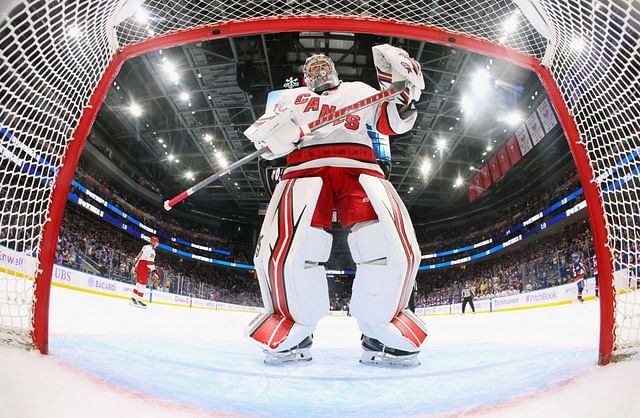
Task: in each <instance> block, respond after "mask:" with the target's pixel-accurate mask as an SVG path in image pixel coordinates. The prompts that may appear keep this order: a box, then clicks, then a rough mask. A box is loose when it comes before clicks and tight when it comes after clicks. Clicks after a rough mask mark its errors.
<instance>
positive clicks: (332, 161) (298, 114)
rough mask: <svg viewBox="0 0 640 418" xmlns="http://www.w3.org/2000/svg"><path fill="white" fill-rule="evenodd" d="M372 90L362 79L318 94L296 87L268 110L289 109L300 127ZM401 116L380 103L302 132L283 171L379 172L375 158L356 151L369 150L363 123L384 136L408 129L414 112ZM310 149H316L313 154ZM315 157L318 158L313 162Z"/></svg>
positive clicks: (394, 106) (388, 104) (387, 105)
mask: <svg viewBox="0 0 640 418" xmlns="http://www.w3.org/2000/svg"><path fill="white" fill-rule="evenodd" d="M376 92H377V90H376V89H374V88H373V87H371V86H369V85H367V84H365V83H362V82H344V83H341V84H340V85H339V86H337V87H336V88H334V89H331V90H329V91H326V92H324V93H322V94H317V93H314V92H312V91H311V90H309V89H308V88H307V87H299V88H296V89H291V90H287V91H285V92H284V93H283V95H282V96H281V97H280V99H279V100H278V102H277V103H276V104H275V106H274V108H273V109H271V112H268V113H276V114H277V113H281V112H284V111H291V112H292V115H293V117H294V118H295V121H296V123H297V124H298V125H301V126H304V125H307V124H309V123H310V122H312V121H314V120H315V119H318V118H320V117H322V116H325V115H329V114H331V113H333V112H335V111H336V110H339V109H341V108H343V107H345V106H348V105H350V104H353V103H354V102H356V101H358V100H360V99H363V98H366V97H369V96H371V95H373V94H375V93H376ZM403 116H405V118H404V119H403V118H402V117H401V116H400V115H399V113H398V110H397V107H396V105H395V104H394V103H391V102H383V103H381V104H380V105H378V106H371V107H368V108H365V109H362V110H361V111H358V112H355V113H352V114H350V115H347V116H345V117H344V118H341V119H338V120H336V121H335V122H334V123H332V124H330V125H327V126H323V127H321V128H318V129H317V130H314V131H313V132H310V133H308V134H306V135H304V137H303V138H302V140H301V142H300V143H299V144H298V150H296V151H294V152H292V153H291V154H290V155H289V158H288V161H287V165H288V168H287V170H286V172H285V174H286V173H289V172H292V171H296V170H300V169H306V168H314V167H319V166H337V167H360V168H365V169H372V170H375V171H379V172H381V170H380V168H379V166H378V165H377V163H375V158H374V159H371V158H368V157H365V154H367V153H359V152H358V148H362V147H366V148H367V149H370V150H371V151H372V150H373V147H372V144H371V139H370V137H369V135H368V134H367V125H369V126H371V127H373V128H374V129H375V130H376V131H378V132H380V133H382V134H384V135H397V134H401V133H404V132H407V131H409V130H410V129H411V128H412V127H413V124H414V123H415V120H416V115H415V112H412V113H408V114H407V115H403ZM332 145H333V146H339V147H337V148H336V147H334V150H333V151H330V150H328V149H327V147H324V146H332ZM314 149H315V150H316V151H317V152H315V153H314ZM300 151H304V152H303V153H301V152H300ZM341 155H342V156H341ZM367 155H368V154H367ZM360 157H362V158H360ZM319 159H321V160H322V161H315V160H319Z"/></svg>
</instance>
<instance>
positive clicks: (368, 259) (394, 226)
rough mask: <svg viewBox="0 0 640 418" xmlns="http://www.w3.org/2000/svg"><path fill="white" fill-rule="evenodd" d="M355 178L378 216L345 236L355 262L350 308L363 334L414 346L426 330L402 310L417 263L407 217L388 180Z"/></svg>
mask: <svg viewBox="0 0 640 418" xmlns="http://www.w3.org/2000/svg"><path fill="white" fill-rule="evenodd" d="M359 180H360V183H361V184H362V187H363V189H364V190H365V192H366V193H367V196H368V197H369V201H370V202H371V204H372V206H373V208H374V210H375V212H376V214H377V215H378V220H377V221H371V222H364V223H361V224H358V225H356V226H355V227H354V228H353V229H352V232H351V233H350V235H349V237H348V242H349V249H350V250H351V255H352V257H353V259H354V261H355V262H356V264H357V269H356V277H355V280H354V284H353V290H352V297H351V307H350V311H351V314H352V315H353V316H355V317H356V318H358V325H359V327H360V330H361V331H362V332H363V333H364V334H365V335H367V336H369V337H372V338H376V339H378V340H380V341H381V342H382V343H383V344H384V345H386V346H389V347H393V348H398V349H401V350H407V351H416V350H418V349H419V348H420V346H421V345H422V343H423V342H424V340H425V338H426V329H425V328H424V324H422V321H421V320H420V319H418V318H417V317H416V316H415V315H413V313H411V312H410V311H408V310H406V309H405V308H406V307H407V305H408V303H409V297H410V295H411V290H412V288H413V284H414V282H415V276H416V273H417V272H418V267H419V264H420V248H419V246H418V242H417V240H416V237H415V233H414V231H413V227H412V225H411V220H410V218H409V214H408V212H407V210H406V208H405V207H404V204H403V203H402V201H401V200H400V197H399V196H398V194H397V193H396V192H395V190H394V189H393V186H392V185H391V184H390V183H389V182H388V181H386V180H383V179H379V178H376V177H373V176H368V175H366V174H363V175H361V176H360V179H359ZM407 312H409V313H407ZM412 333H413V334H415V336H414V335H412Z"/></svg>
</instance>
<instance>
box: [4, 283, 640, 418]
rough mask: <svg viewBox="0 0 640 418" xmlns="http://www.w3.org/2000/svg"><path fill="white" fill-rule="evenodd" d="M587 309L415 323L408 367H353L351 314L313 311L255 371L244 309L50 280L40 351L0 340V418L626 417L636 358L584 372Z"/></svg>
mask: <svg viewBox="0 0 640 418" xmlns="http://www.w3.org/2000/svg"><path fill="white" fill-rule="evenodd" d="M598 314H599V311H598V305H597V303H596V302H587V303H584V304H582V305H579V304H577V303H576V304H572V305H566V306H560V307H555V308H544V309H531V310H525V311H514V312H505V313H494V314H477V315H465V316H452V317H449V316H447V317H444V316H443V317H426V318H425V321H426V322H427V324H428V327H429V340H428V343H427V345H426V346H425V348H424V350H423V352H422V353H421V356H420V358H421V362H422V365H421V366H420V367H418V368H408V369H393V368H376V367H370V366H364V365H360V364H358V358H359V355H360V348H359V336H360V334H359V332H358V329H357V325H356V322H355V320H354V319H353V318H346V317H327V318H325V319H323V320H322V321H321V322H320V324H319V327H318V329H317V331H316V333H315V335H314V337H315V338H314V346H313V349H312V350H313V351H312V353H313V357H314V359H313V361H312V362H310V363H308V364H304V365H299V366H293V367H291V366H279V367H273V366H265V365H264V364H262V354H261V353H260V351H259V349H258V348H257V347H256V346H253V345H252V344H251V343H249V342H248V341H246V340H245V339H244V338H243V337H242V329H243V327H244V326H245V325H246V323H247V322H248V321H249V320H250V319H251V318H252V317H253V314H249V313H237V312H222V311H220V312H214V311H205V310H195V309H193V310H190V309H186V308H175V307H167V306H159V305H152V306H151V307H150V308H149V309H148V310H146V311H145V310H140V309H136V308H134V307H131V306H129V305H128V303H127V302H126V301H123V300H121V299H112V298H106V297H101V296H95V295H89V294H85V293H79V292H74V291H71V290H64V289H59V288H54V289H53V294H52V299H51V324H50V334H51V337H50V355H49V356H41V355H39V354H37V353H35V352H31V353H27V352H23V351H20V350H18V349H14V348H8V347H2V346H0V418H23V417H28V418H31V417H49V418H58V417H60V418H62V417H64V418H75V417H96V418H102V417H105V418H106V417H136V418H146V417H149V418H151V417H154V418H165V417H166V418H169V417H172V418H175V417H184V418H192V417H217V416H230V417H279V418H280V417H281V418H287V417H305V418H306V417H309V418H316V417H372V418H373V417H423V416H436V417H444V416H447V417H449V416H451V417H544V418H552V417H581V418H587V417H616V418H618V417H620V418H626V417H629V418H631V417H640V400H639V399H640V396H638V392H639V390H640V360H637V359H635V360H629V361H624V362H621V363H616V364H612V365H609V366H607V367H599V366H596V365H595V364H596V358H597V340H598Z"/></svg>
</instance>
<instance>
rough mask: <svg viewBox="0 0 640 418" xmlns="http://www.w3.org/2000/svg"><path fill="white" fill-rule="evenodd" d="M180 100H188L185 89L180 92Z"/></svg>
mask: <svg viewBox="0 0 640 418" xmlns="http://www.w3.org/2000/svg"><path fill="white" fill-rule="evenodd" d="M180 100H182V101H183V102H186V101H187V100H189V93H187V92H186V91H183V92H182V93H180Z"/></svg>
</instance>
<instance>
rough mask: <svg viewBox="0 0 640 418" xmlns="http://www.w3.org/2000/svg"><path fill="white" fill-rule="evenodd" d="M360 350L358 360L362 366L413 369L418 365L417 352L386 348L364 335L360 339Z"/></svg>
mask: <svg viewBox="0 0 640 418" xmlns="http://www.w3.org/2000/svg"><path fill="white" fill-rule="evenodd" d="M362 349H363V350H364V352H363V353H362V357H361V358H360V363H362V364H375V365H381V366H394V367H395V366H404V367H415V366H419V365H420V361H419V360H418V354H420V352H419V351H415V352H411V351H404V350H398V349H397V348H391V347H386V346H385V345H384V344H382V343H381V342H380V341H378V340H376V339H375V338H370V337H367V336H366V335H365V336H363V337H362Z"/></svg>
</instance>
